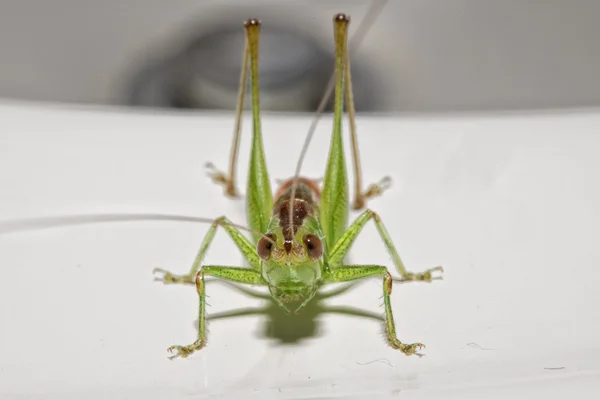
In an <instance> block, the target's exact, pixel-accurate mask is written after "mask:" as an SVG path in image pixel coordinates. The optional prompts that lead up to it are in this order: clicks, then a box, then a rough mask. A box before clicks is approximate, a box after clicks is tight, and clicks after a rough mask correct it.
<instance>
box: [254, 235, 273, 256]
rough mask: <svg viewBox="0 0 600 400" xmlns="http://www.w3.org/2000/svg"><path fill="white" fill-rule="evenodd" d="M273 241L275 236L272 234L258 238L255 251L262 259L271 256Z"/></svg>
mask: <svg viewBox="0 0 600 400" xmlns="http://www.w3.org/2000/svg"><path fill="white" fill-rule="evenodd" d="M274 242H275V237H274V236H273V235H265V236H263V237H261V238H260V239H259V240H258V244H257V245H256V252H257V253H258V256H259V257H260V258H261V259H262V260H263V261H267V260H268V259H269V257H271V250H272V249H273V243H274Z"/></svg>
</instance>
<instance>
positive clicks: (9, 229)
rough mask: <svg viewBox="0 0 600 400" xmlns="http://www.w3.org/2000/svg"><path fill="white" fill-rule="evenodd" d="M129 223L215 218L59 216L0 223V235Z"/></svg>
mask: <svg viewBox="0 0 600 400" xmlns="http://www.w3.org/2000/svg"><path fill="white" fill-rule="evenodd" d="M131 221H172V222H193V223H203V224H212V223H214V222H215V221H216V219H215V218H203V217H191V216H189V215H177V214H82V215H60V216H54V217H41V218H24V219H12V220H4V221H0V235H2V234H10V233H16V232H22V231H31V230H38V229H48V228H57V227H62V226H73V225H85V224H90V223H103V222H131ZM219 224H220V225H222V226H232V227H234V228H237V229H241V230H244V231H248V232H250V233H252V234H254V235H258V236H261V237H265V238H267V239H268V240H269V241H271V242H272V240H271V239H270V238H269V237H267V236H265V235H263V234H262V233H260V232H258V231H256V230H254V229H250V228H248V227H245V226H243V225H238V224H234V223H233V222H225V221H223V222H220V221H219Z"/></svg>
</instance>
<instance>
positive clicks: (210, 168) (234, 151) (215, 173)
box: [205, 38, 250, 197]
mask: <svg viewBox="0 0 600 400" xmlns="http://www.w3.org/2000/svg"><path fill="white" fill-rule="evenodd" d="M249 58H250V53H249V51H248V38H246V41H245V44H244V55H243V58H242V71H241V73H240V87H239V91H238V100H237V107H236V113H235V127H234V129H233V143H232V144H231V155H230V156H229V173H228V174H225V173H223V172H221V171H219V170H217V169H216V167H215V166H214V165H213V164H212V163H210V162H208V163H206V166H205V168H206V170H207V173H208V176H209V177H210V178H211V179H212V180H213V182H215V183H217V184H219V185H223V186H224V187H225V196H228V197H238V196H239V193H238V191H237V188H236V186H235V177H236V175H235V173H236V166H237V158H238V150H239V148H240V132H241V129H242V112H243V111H244V99H245V94H246V87H247V82H248V60H249Z"/></svg>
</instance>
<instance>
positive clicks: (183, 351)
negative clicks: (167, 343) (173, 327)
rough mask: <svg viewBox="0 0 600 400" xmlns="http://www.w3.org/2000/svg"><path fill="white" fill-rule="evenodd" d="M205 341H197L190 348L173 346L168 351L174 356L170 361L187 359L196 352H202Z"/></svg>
mask: <svg viewBox="0 0 600 400" xmlns="http://www.w3.org/2000/svg"><path fill="white" fill-rule="evenodd" d="M204 344H205V341H204V340H196V341H195V342H194V343H193V344H190V345H189V346H171V347H169V348H168V349H167V351H168V352H169V353H171V354H173V355H172V356H171V357H169V358H170V359H175V358H177V357H181V358H186V357H188V356H189V355H190V354H192V353H193V352H194V351H197V350H200V349H201V348H203V347H204Z"/></svg>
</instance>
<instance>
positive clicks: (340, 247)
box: [329, 210, 443, 282]
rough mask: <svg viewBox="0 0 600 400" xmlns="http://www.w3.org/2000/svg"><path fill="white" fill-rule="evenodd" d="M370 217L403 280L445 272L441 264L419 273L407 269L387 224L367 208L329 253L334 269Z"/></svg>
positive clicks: (423, 279) (415, 279) (426, 277)
mask: <svg viewBox="0 0 600 400" xmlns="http://www.w3.org/2000/svg"><path fill="white" fill-rule="evenodd" d="M370 219H373V221H374V222H375V226H376V227H377V231H378V232H379V235H380V236H381V238H382V239H383V243H384V244H385V247H386V248H387V250H388V251H389V253H390V254H391V256H392V260H393V261H394V265H395V266H396V269H397V270H398V272H399V273H400V275H402V279H403V280H405V281H424V282H431V281H432V280H433V279H436V277H434V276H433V273H434V272H436V271H439V272H443V269H442V267H441V266H438V267H435V268H430V269H428V270H426V271H424V272H419V273H414V272H409V271H407V270H406V267H405V266H404V263H403V262H402V260H401V259H400V255H398V251H397V250H396V247H395V246H394V243H393V242H392V238H391V237H390V235H389V233H388V232H387V230H386V229H385V225H383V222H382V221H381V218H380V217H379V215H378V214H376V213H375V212H374V211H372V210H366V211H364V212H363V213H362V214H361V215H359V216H358V218H356V220H355V221H354V222H353V223H352V225H350V227H348V229H347V230H346V232H345V233H344V234H343V235H342V237H341V238H340V239H339V240H338V241H337V242H336V243H335V245H334V246H333V249H332V250H331V253H330V254H329V265H330V268H331V269H332V270H333V269H337V268H340V267H338V265H340V264H341V263H342V260H343V259H344V257H345V256H346V254H347V253H348V251H349V250H350V247H351V246H352V244H353V243H354V240H356V238H357V237H358V235H359V234H360V232H361V230H362V228H363V227H364V226H365V225H366V223H367V222H368V221H369V220H370Z"/></svg>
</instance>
